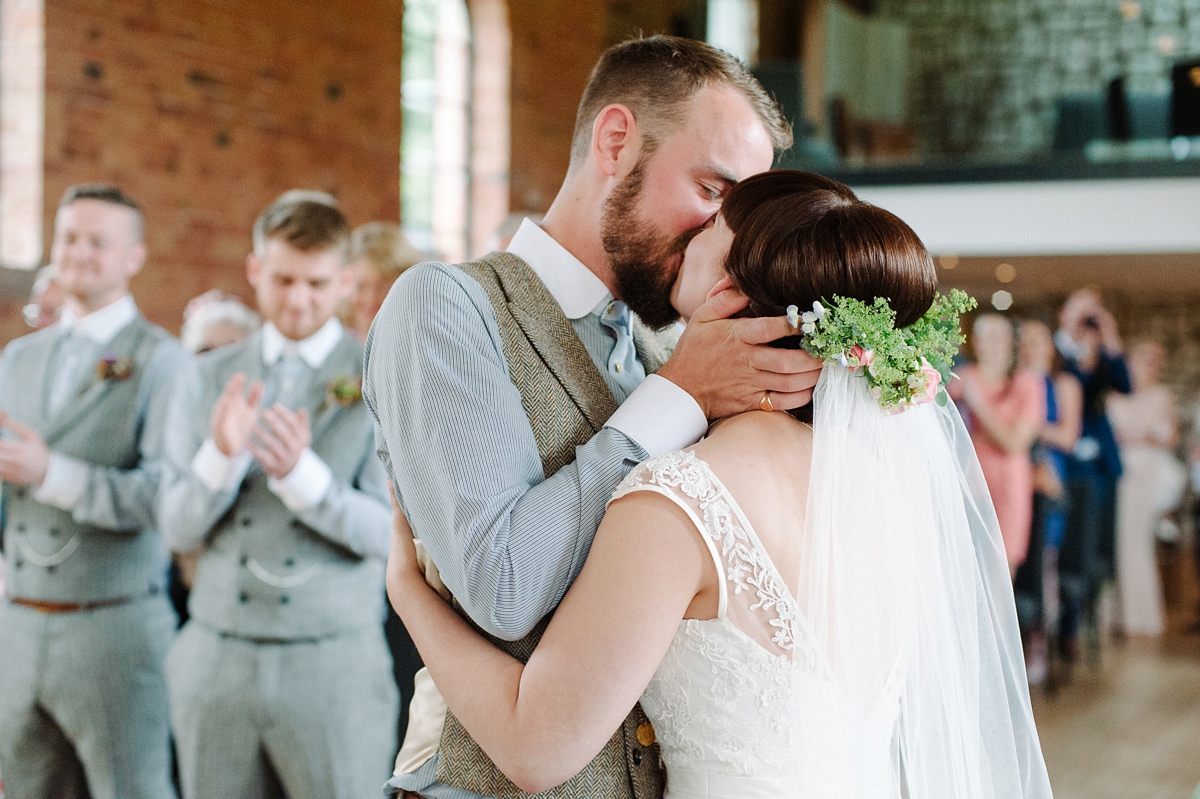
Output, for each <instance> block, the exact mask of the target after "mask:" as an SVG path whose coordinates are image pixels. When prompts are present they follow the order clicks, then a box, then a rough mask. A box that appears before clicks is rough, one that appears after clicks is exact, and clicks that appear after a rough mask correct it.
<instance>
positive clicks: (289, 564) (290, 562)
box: [283, 558, 296, 569]
mask: <svg viewBox="0 0 1200 799" xmlns="http://www.w3.org/2000/svg"><path fill="white" fill-rule="evenodd" d="M283 565H284V566H287V567H288V568H289V569H290V568H291V567H293V566H295V565H296V559H295V558H284V559H283Z"/></svg>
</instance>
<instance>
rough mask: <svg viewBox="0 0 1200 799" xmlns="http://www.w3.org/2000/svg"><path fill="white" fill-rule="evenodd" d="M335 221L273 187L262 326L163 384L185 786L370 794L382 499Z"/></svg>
mask: <svg viewBox="0 0 1200 799" xmlns="http://www.w3.org/2000/svg"><path fill="white" fill-rule="evenodd" d="M349 235H350V230H349V226H348V225H347V224H346V220H345V217H344V216H342V213H341V211H339V210H338V209H337V207H336V203H334V202H333V201H332V198H328V199H326V197H325V196H324V195H317V196H314V195H313V194H312V193H310V192H288V193H286V194H284V195H283V196H282V197H280V198H279V199H278V200H277V201H276V202H275V203H274V204H273V205H272V206H271V207H270V208H268V209H267V210H266V211H264V212H263V214H262V215H261V216H260V217H259V219H258V221H257V222H256V223H255V225H254V249H253V252H252V253H251V255H250V256H249V257H248V258H247V261H246V272H247V277H248V278H249V282H250V285H251V286H253V287H254V289H255V294H256V296H257V299H258V307H259V310H260V311H261V312H262V314H263V316H264V318H265V319H266V320H267V322H266V324H264V325H263V328H262V330H261V331H259V332H257V333H255V334H254V335H252V336H250V337H248V338H247V339H245V340H244V341H242V342H240V343H238V344H234V345H232V346H228V347H224V348H222V349H219V350H215V351H213V352H210V353H207V354H206V355H203V356H201V357H200V358H198V359H197V361H196V368H194V369H191V370H189V371H188V373H187V374H186V375H185V376H184V378H183V379H181V380H180V381H179V383H178V384H177V386H176V391H175V394H174V396H173V398H172V401H171V417H170V423H169V424H168V432H167V435H166V441H165V444H164V449H165V450H166V453H167V457H168V459H169V461H170V463H171V465H172V468H171V470H170V472H171V476H172V478H173V479H172V481H171V483H170V484H169V485H168V486H166V488H165V489H164V490H163V491H162V492H161V494H160V496H159V507H160V522H161V525H162V531H163V535H164V536H166V538H167V540H168V542H169V543H170V544H171V546H172V548H173V549H175V550H176V551H178V552H191V551H194V550H201V554H200V560H199V564H198V566H197V569H196V580H195V582H194V584H193V587H192V593H191V598H190V600H189V610H190V611H191V619H190V621H189V622H188V623H187V625H186V626H185V627H184V628H183V630H182V632H180V634H179V637H178V638H177V639H176V641H175V644H174V646H173V647H172V649H171V654H170V657H169V658H168V661H167V682H168V685H169V687H170V692H171V721H172V726H173V728H174V731H175V740H176V743H177V751H178V754H179V766H180V781H181V783H182V785H183V793H184V796H185V799H208V798H210V797H211V799H225V797H244V796H254V795H257V787H258V786H260V785H263V784H264V783H266V784H271V783H272V782H273V781H274V780H276V779H277V780H278V782H279V783H281V784H282V786H281V787H282V790H283V791H284V792H285V793H286V794H287V795H289V796H292V797H322V799H326V798H327V799H359V797H364V796H371V795H375V794H377V793H378V792H379V788H380V786H381V785H382V784H383V782H384V780H386V779H387V776H388V773H389V772H390V766H391V762H392V758H393V757H394V756H395V751H396V750H395V742H396V717H397V715H398V713H399V707H398V699H397V695H396V686H395V684H394V683H393V680H392V664H391V657H390V656H389V654H388V650H387V646H386V644H385V643H384V638H383V631H382V625H381V620H382V619H383V570H384V559H385V558H386V556H387V552H388V540H389V532H390V526H391V508H390V505H389V504H388V499H387V480H386V477H385V474H384V470H383V465H382V464H381V463H380V462H379V459H378V458H377V457H376V455H375V435H374V429H373V425H372V422H371V418H370V414H369V413H368V411H367V409H366V407H365V405H364V404H363V402H362V389H361V386H362V378H361V375H362V345H361V344H359V343H358V341H357V340H355V339H354V338H353V337H352V336H349V335H346V333H345V331H344V329H343V327H342V325H341V324H340V323H339V322H338V320H337V319H336V318H335V317H334V313H335V311H336V310H337V307H338V305H339V304H340V303H341V302H342V301H344V300H345V299H346V298H347V297H348V296H349V294H350V292H351V290H352V288H353V285H354V274H353V272H352V271H351V270H350V269H349V267H348V265H347V263H346V247H347V245H348V240H349Z"/></svg>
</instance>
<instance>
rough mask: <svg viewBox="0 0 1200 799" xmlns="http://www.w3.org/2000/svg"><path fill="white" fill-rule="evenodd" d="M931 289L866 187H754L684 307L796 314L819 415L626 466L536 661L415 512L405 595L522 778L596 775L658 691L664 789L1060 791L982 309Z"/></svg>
mask: <svg viewBox="0 0 1200 799" xmlns="http://www.w3.org/2000/svg"><path fill="white" fill-rule="evenodd" d="M936 283H937V279H936V275H935V272H934V267H933V264H932V262H931V260H930V257H929V254H928V253H927V252H926V250H925V248H924V246H923V245H922V244H921V242H920V240H919V239H918V238H917V236H916V234H914V233H913V231H912V230H911V229H910V228H909V227H908V226H907V225H905V224H904V223H903V222H901V221H900V220H899V219H897V218H896V217H895V216H893V215H891V214H890V213H888V212H886V211H883V210H881V209H878V208H875V207H873V206H871V205H868V204H866V203H863V202H861V201H860V200H858V199H857V197H855V195H854V194H853V193H852V192H851V191H850V189H848V188H847V187H845V186H843V185H841V184H839V183H836V182H835V181H832V180H828V179H826V178H821V177H818V176H815V175H809V174H806V173H801V172H787V171H778V172H770V173H766V174H763V175H758V176H755V177H752V178H749V179H747V180H745V181H743V182H742V183H740V184H738V185H737V186H736V187H735V188H734V189H733V190H732V191H731V192H730V194H729V196H728V199H727V200H726V201H725V203H724V205H723V207H722V211H721V214H720V216H719V217H718V218H717V219H716V221H715V223H714V224H713V225H712V226H711V227H710V228H708V229H707V230H705V231H704V232H702V233H700V234H699V235H698V236H696V238H695V239H694V240H693V241H692V243H691V245H690V247H689V248H688V251H687V256H686V259H685V263H684V266H683V269H682V272H681V275H680V278H679V280H678V283H677V286H676V294H675V297H674V299H675V301H676V307H677V308H679V309H680V311H681V312H684V313H689V312H690V311H693V310H695V309H696V308H697V307H698V306H699V305H700V304H702V303H703V302H704V300H705V299H706V297H708V296H709V293H710V289H711V290H712V291H713V292H716V291H721V290H738V291H741V292H743V293H744V294H746V295H747V297H748V298H749V300H750V306H749V308H750V311H752V312H753V313H754V314H756V315H760V316H778V315H781V314H783V313H784V312H785V309H787V312H788V314H789V317H791V319H792V321H793V324H794V325H795V326H796V329H797V335H796V336H793V337H789V338H788V339H784V340H781V341H780V342H779V346H790V347H795V346H804V347H805V348H806V349H808V350H809V351H810V352H812V353H813V354H814V355H819V356H820V357H824V358H826V360H827V365H826V366H825V368H824V370H823V372H822V375H821V379H820V382H819V383H818V386H817V390H816V394H815V398H814V407H813V415H812V418H813V423H812V424H811V426H810V425H809V424H806V423H805V422H804V421H801V420H800V419H799V418H796V417H793V416H792V415H790V414H788V413H782V412H774V413H772V412H759V411H755V412H751V413H745V414H741V415H739V416H735V417H731V418H728V419H723V420H721V421H719V422H717V423H715V424H714V425H713V426H712V428H711V429H710V430H709V433H708V436H707V437H706V438H705V439H704V440H703V441H701V442H700V443H698V444H697V445H696V446H694V447H692V448H690V449H688V450H684V451H680V452H674V453H670V454H667V455H664V456H662V457H658V458H654V459H652V460H650V461H648V462H646V463H643V464H641V465H640V466H639V467H637V468H636V469H635V470H634V471H633V472H631V473H630V475H629V477H628V478H627V479H626V480H625V482H624V483H623V484H622V485H621V487H620V488H619V489H618V490H617V492H616V493H615V494H614V497H613V500H612V502H611V504H610V505H609V509H608V513H607V515H606V516H605V518H604V522H603V524H601V526H600V529H599V532H597V534H596V537H595V541H594V543H593V544H592V548H591V552H590V554H589V556H588V559H587V563H586V565H585V566H584V568H583V571H582V572H581V573H580V575H579V577H578V578H577V579H576V580H575V583H574V585H573V586H572V587H571V589H570V591H569V592H568V593H567V595H566V597H565V599H564V600H563V602H562V604H561V605H560V606H559V608H558V610H557V611H556V612H555V615H554V618H553V620H552V621H551V623H550V625H549V627H548V629H547V630H546V633H545V635H544V637H543V638H542V639H541V643H540V644H539V645H538V647H537V649H536V651H535V652H534V653H533V655H532V657H531V658H530V659H529V662H528V663H525V664H522V663H521V662H520V661H518V660H515V659H513V658H511V657H509V656H508V655H506V654H504V653H503V652H501V651H500V650H498V649H496V648H494V647H493V646H492V645H491V644H490V643H489V642H488V641H487V640H485V639H484V638H483V637H482V636H481V635H479V634H478V633H477V632H476V631H475V630H474V629H472V628H471V627H470V626H469V625H468V624H467V623H466V622H464V621H463V620H462V619H461V618H460V617H459V616H458V615H457V614H456V613H455V612H454V611H453V610H452V609H451V608H450V606H449V605H448V604H446V603H445V602H444V601H443V600H442V599H441V598H440V597H439V596H438V595H437V594H436V593H435V592H434V591H433V590H432V589H431V588H429V587H428V586H427V585H426V583H425V580H424V578H423V576H422V573H421V570H420V567H419V565H418V562H417V558H416V553H415V549H414V546H413V542H412V534H411V533H410V532H409V530H408V527H407V525H406V524H405V522H404V519H403V516H402V515H401V514H400V512H399V510H398V509H397V511H396V517H395V518H396V532H395V535H394V537H393V545H392V552H391V557H390V559H389V563H388V590H389V594H390V597H391V600H392V603H393V605H394V606H395V608H396V610H397V612H398V613H399V614H400V616H401V617H402V619H403V621H404V624H405V626H406V627H407V628H408V631H409V632H410V633H411V635H412V637H413V640H414V641H415V642H416V644H417V647H418V649H419V650H420V652H421V655H422V657H423V659H424V661H425V664H426V665H427V666H428V668H429V671H430V673H431V675H432V677H433V680H434V682H435V683H436V684H437V687H438V688H439V689H440V691H441V693H442V695H443V696H444V698H445V700H446V703H447V704H448V706H449V707H450V709H451V710H452V711H453V712H454V713H455V715H456V716H457V717H458V718H459V719H460V720H461V721H462V723H463V724H464V725H465V726H466V728H467V730H468V731H470V733H471V735H472V736H473V737H474V738H475V740H476V741H477V742H478V743H479V744H480V745H481V746H482V747H483V749H484V751H486V752H487V754H488V755H489V756H490V757H491V758H492V760H493V761H494V762H495V763H496V765H497V766H498V767H499V768H500V769H501V770H502V771H503V772H504V773H505V774H506V775H508V776H509V778H510V779H512V780H513V782H515V783H516V784H517V785H518V786H519V787H520V788H521V789H522V790H525V791H529V792H531V793H536V792H538V791H542V790H546V789H549V788H551V787H553V786H555V785H558V784H560V783H562V782H564V781H565V780H567V779H569V778H570V777H571V776H573V775H574V774H575V773H577V772H578V771H579V770H580V769H582V768H583V767H584V766H585V765H586V764H587V763H588V762H589V761H590V760H591V759H592V758H593V757H594V756H595V754H596V753H597V752H598V751H600V749H601V747H602V746H603V745H604V743H605V742H606V741H608V739H609V738H610V737H611V736H612V734H613V731H614V730H616V729H617V728H618V727H619V726H620V724H621V722H622V720H623V719H624V718H625V716H626V714H628V712H629V710H630V708H632V707H633V705H634V704H635V703H636V702H637V701H639V699H640V701H641V703H642V707H643V709H644V710H645V712H646V714H647V716H648V717H649V718H650V720H651V721H652V722H653V731H651V730H650V729H649V728H646V729H644V730H639V734H638V737H639V739H643V738H644V739H643V740H642V741H641V742H642V743H643V745H649V744H650V743H651V742H652V740H653V736H655V735H656V736H657V742H658V744H659V745H660V746H661V751H662V761H663V763H664V764H665V765H666V769H667V790H666V795H667V797H669V798H670V799H693V798H694V797H729V798H730V799H732V798H733V797H739V798H741V799H745V798H747V797H759V798H761V799H773V798H774V797H822V798H824V797H838V798H839V799H841V798H845V799H859V798H860V797H867V798H869V799H876V798H878V799H900V797H911V798H912V799H949V798H950V797H954V798H955V799H967V798H969V797H970V798H973V797H996V799H1012V798H1013V797H1037V798H1038V799H1040V798H1041V797H1049V796H1050V786H1049V781H1048V779H1047V776H1046V769H1045V764H1044V762H1043V760H1042V754H1041V749H1040V745H1039V743H1038V738H1037V732H1036V730H1035V728H1034V723H1033V717H1032V713H1031V710H1030V704H1029V696H1028V691H1027V688H1026V679H1025V673H1024V665H1023V660H1022V656H1021V650H1020V638H1019V634H1018V631H1017V620H1016V614H1015V611H1014V607H1013V595H1012V589H1011V586H1010V583H1009V579H1008V568H1007V565H1006V560H1005V556H1004V549H1003V544H1002V542H1001V538H1000V532H999V528H998V526H997V524H996V518H995V512H994V511H993V509H992V506H991V502H990V500H989V499H988V496H987V489H986V486H985V485H984V482H983V476H982V474H981V472H980V470H979V465H978V462H977V461H976V459H975V455H974V452H973V450H972V449H971V445H970V439H969V437H968V436H967V433H966V431H965V429H964V428H963V425H962V422H961V420H960V419H959V417H958V414H957V412H956V411H955V410H954V407H953V405H948V404H944V396H939V395H943V394H944V392H943V391H942V388H941V381H942V374H940V373H939V369H940V370H942V371H944V370H945V369H946V368H947V365H948V363H949V361H950V358H951V357H952V350H953V347H954V346H956V345H957V344H958V343H959V342H960V341H961V339H960V338H959V335H958V328H957V321H956V311H958V310H965V309H966V307H967V304H966V303H965V302H964V301H963V298H962V297H961V295H959V296H957V297H950V298H938V297H937V293H936ZM877 298H884V299H882V300H880V299H877ZM789 306H796V307H789ZM798 308H799V309H804V314H803V316H801V315H800V314H799V313H798V310H797V309H798ZM809 308H811V309H812V310H811V311H810V310H808V309H809ZM712 368H713V370H714V371H719V370H720V368H721V365H720V364H719V363H715V364H713V365H712ZM935 399H936V400H937V401H932V400H935ZM926 400H931V401H928V402H927V401H926ZM762 407H763V409H764V411H769V410H770V408H771V405H770V398H769V395H768V396H767V397H764V400H763V404H762ZM418 532H419V531H418Z"/></svg>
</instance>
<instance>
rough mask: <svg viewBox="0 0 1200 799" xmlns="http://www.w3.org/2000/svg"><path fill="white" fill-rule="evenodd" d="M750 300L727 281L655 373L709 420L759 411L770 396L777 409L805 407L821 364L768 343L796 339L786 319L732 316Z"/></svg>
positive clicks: (688, 326) (714, 294) (712, 295)
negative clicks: (686, 395)
mask: <svg viewBox="0 0 1200 799" xmlns="http://www.w3.org/2000/svg"><path fill="white" fill-rule="evenodd" d="M748 304H749V300H748V299H747V298H746V296H745V295H744V294H742V293H741V292H740V291H738V290H736V289H734V288H733V287H732V284H730V283H729V281H728V279H725V280H722V281H721V283H718V284H717V286H716V287H714V289H713V292H712V293H711V294H710V295H709V298H708V301H707V302H706V303H705V304H704V305H702V306H701V307H700V308H699V309H698V310H697V311H696V313H695V314H693V315H692V318H691V320H690V321H689V322H688V324H687V328H686V329H685V330H684V332H683V335H682V336H681V337H680V339H679V346H678V347H676V348H675V353H674V354H673V355H672V356H671V359H670V360H669V361H667V363H666V365H665V366H663V368H662V369H660V370H659V372H658V374H659V375H661V376H662V377H665V378H667V379H668V380H670V381H671V382H672V383H674V384H675V385H677V386H679V387H680V388H682V389H683V390H685V391H687V392H688V393H689V394H691V395H692V397H693V398H695V400H696V402H697V403H699V404H700V407H701V408H702V409H703V410H704V415H705V416H707V417H708V418H709V419H720V418H723V417H726V416H732V415H733V414H735V413H742V412H743V411H749V410H754V409H757V408H759V407H760V406H759V403H760V402H762V398H763V395H764V394H765V393H766V392H768V391H770V392H771V405H772V406H773V407H774V408H775V410H777V411H778V410H790V409H792V408H799V407H800V406H802V405H806V404H808V403H809V402H810V401H811V400H812V390H813V387H814V386H815V385H816V384H817V378H818V377H820V376H821V361H819V360H818V359H816V358H814V357H812V356H811V355H809V354H808V353H807V352H804V351H803V350H792V349H781V348H778V347H772V346H770V342H772V341H775V340H776V339H780V338H783V337H785V336H791V335H795V333H796V330H795V328H793V327H792V326H791V325H790V324H788V321H787V317H783V316H776V317H757V318H736V319H735V318H733V316H734V314H737V313H739V312H741V311H742V310H744V309H745V308H746V306H747V305H748Z"/></svg>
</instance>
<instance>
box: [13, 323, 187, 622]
mask: <svg viewBox="0 0 1200 799" xmlns="http://www.w3.org/2000/svg"><path fill="white" fill-rule="evenodd" d="M57 335H58V330H57V328H49V329H47V330H42V331H39V332H37V333H32V334H30V335H29V336H26V337H24V338H23V339H20V340H18V341H16V342H13V344H10V345H9V350H8V352H7V353H6V355H5V357H6V358H9V359H10V363H9V368H8V374H9V376H10V379H9V380H8V381H7V382H6V384H5V385H2V386H0V408H3V409H4V410H5V411H7V412H8V413H10V414H12V416H13V417H14V418H16V419H17V420H19V421H21V422H24V423H25V424H27V425H29V426H30V427H33V428H34V429H35V430H37V431H38V432H39V433H41V434H42V436H43V437H44V438H45V440H46V444H47V445H48V446H49V447H50V448H51V449H53V450H55V451H56V452H60V453H62V454H64V455H69V456H71V457H74V458H78V459H79V460H82V461H86V462H87V463H90V464H94V465H96V466H104V467H109V468H116V469H132V468H134V467H136V466H138V465H139V461H140V460H141V455H140V453H139V439H140V437H141V433H142V429H141V428H142V423H143V421H144V420H143V419H141V418H140V414H139V409H138V403H137V397H138V387H139V385H140V381H141V379H142V377H143V375H144V374H145V371H146V364H147V363H148V362H149V360H150V357H151V356H152V355H153V354H154V350H155V349H156V348H157V347H158V345H159V344H160V343H161V342H163V341H164V340H166V339H169V338H170V336H169V334H168V333H167V332H166V331H164V330H161V329H159V328H157V327H155V326H153V325H151V324H150V323H149V322H148V321H146V320H145V319H144V318H143V317H141V316H138V317H137V318H136V319H135V320H134V321H133V322H130V323H129V325H127V326H126V327H125V328H124V329H123V330H121V331H120V332H119V333H118V334H117V335H116V336H115V337H114V338H113V340H112V341H111V342H109V343H108V345H107V346H105V348H104V352H105V353H106V354H112V355H114V356H116V357H122V356H128V357H130V358H132V359H133V372H132V374H131V375H130V377H129V378H127V379H124V380H117V379H110V380H101V379H100V378H99V375H96V376H95V377H94V378H93V379H92V380H91V381H89V382H86V383H85V384H84V387H83V388H82V389H81V393H80V394H79V395H78V396H76V397H72V398H71V399H70V400H68V401H67V402H66V403H65V404H64V405H63V407H62V408H61V409H60V410H59V412H58V413H57V414H56V415H55V416H54V417H53V418H46V415H45V414H46V406H47V404H48V402H47V397H48V396H49V386H50V382H51V379H52V375H53V370H52V368H51V367H52V364H51V363H50V359H51V356H52V354H53V352H54V345H55V341H56V338H57ZM168 388H169V387H168V386H162V387H160V389H161V390H167V389H168ZM4 488H5V500H6V518H5V528H4V566H5V571H4V582H5V587H6V590H7V592H8V594H9V596H13V597H20V598H23V599H33V600H40V601H46V602H79V603H86V602H99V601H104V600H109V599H117V598H123V597H136V596H144V595H146V594H149V593H158V592H160V591H162V590H163V589H164V587H165V586H164V583H165V579H166V562H167V561H166V548H165V546H164V545H163V543H162V539H161V537H160V536H159V534H158V533H157V532H156V531H154V530H130V531H113V530H106V529H103V528H99V527H93V526H91V525H87V524H80V523H78V522H76V521H75V520H74V519H73V518H72V517H71V514H70V513H68V512H67V511H64V510H60V509H59V508H56V507H53V506H50V505H43V504H42V503H40V502H37V501H36V500H34V499H33V493H34V489H32V488H27V487H25V486H16V485H8V484H5V487H4Z"/></svg>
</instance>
